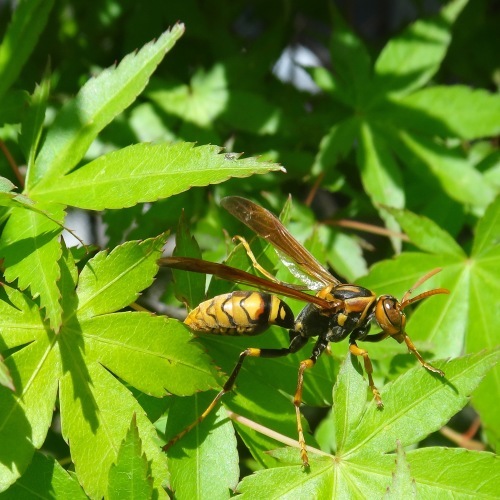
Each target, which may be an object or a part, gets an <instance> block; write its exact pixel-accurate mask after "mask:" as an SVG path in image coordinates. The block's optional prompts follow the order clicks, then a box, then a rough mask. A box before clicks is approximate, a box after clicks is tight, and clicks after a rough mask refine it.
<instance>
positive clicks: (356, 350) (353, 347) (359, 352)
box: [349, 339, 384, 408]
mask: <svg viewBox="0 0 500 500" xmlns="http://www.w3.org/2000/svg"><path fill="white" fill-rule="evenodd" d="M365 340H366V339H365ZM349 351H350V352H351V354H354V355H355V356H363V362H364V364H365V372H366V374H367V375H368V383H369V385H370V389H371V390H372V392H373V397H374V398H375V402H376V403H377V406H378V407H379V408H383V406H384V405H383V403H382V398H381V397H380V392H378V389H377V388H376V387H375V384H374V383H373V378H372V373H373V366H372V362H371V360H370V357H369V356H368V352H367V351H366V350H365V349H361V348H360V347H358V345H357V344H356V342H355V341H351V343H350V344H349Z"/></svg>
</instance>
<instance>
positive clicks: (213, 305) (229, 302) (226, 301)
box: [184, 291, 294, 335]
mask: <svg viewBox="0 0 500 500" xmlns="http://www.w3.org/2000/svg"><path fill="white" fill-rule="evenodd" d="M184 323H185V324H186V325H187V326H189V328H191V330H193V331H195V332H205V333H214V334H218V335H257V334H259V333H261V332H263V331H264V330H265V329H266V328H268V327H269V326H270V325H279V326H282V327H283V328H293V325H294V316H293V313H292V311H291V309H290V307H289V306H288V305H287V304H286V303H285V302H283V301H282V300H281V299H279V298H278V297H276V296H275V295H271V294H269V293H261V292H241V291H238V292H232V293H228V294H226V295H218V296H217V297H214V298H213V299H210V300H207V301H205V302H202V303H201V304H200V305H199V306H198V307H196V308H195V309H193V310H192V311H191V312H190V313H189V315H188V317H187V318H186V320H185V321H184Z"/></svg>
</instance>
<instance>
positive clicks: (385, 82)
mask: <svg viewBox="0 0 500 500" xmlns="http://www.w3.org/2000/svg"><path fill="white" fill-rule="evenodd" d="M466 3H467V0H455V1H453V2H450V3H449V4H448V5H447V6H445V7H444V8H443V9H442V10H441V12H440V13H439V14H438V15H437V16H435V17H434V18H431V19H427V20H418V21H416V22H415V23H413V24H412V25H411V26H410V27H409V28H407V29H406V30H405V31H404V32H403V33H402V34H401V35H399V36H398V37H396V38H392V39H391V40H390V41H389V43H388V44H387V45H386V46H385V48H384V49H383V51H382V52H381V54H380V56H379V57H378V59H377V62H376V63H375V79H374V80H375V81H374V85H376V86H377V88H378V89H379V90H378V92H379V93H382V92H383V93H384V94H386V93H390V94H395V93H397V94H402V95H405V94H408V93H409V92H411V91H412V90H415V89H416V88H418V87H421V86H423V85H424V84H426V83H427V82H428V81H429V80H430V79H431V78H432V76H434V74H435V73H436V72H437V70H438V69H439V66H440V64H441V62H442V60H443V58H444V56H445V54H446V51H447V49H448V46H449V44H450V41H451V28H452V25H453V22H454V21H455V19H456V18H457V17H458V15H459V14H460V12H461V11H462V9H463V8H464V7H465V5H466Z"/></svg>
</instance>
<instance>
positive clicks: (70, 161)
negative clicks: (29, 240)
mask: <svg viewBox="0 0 500 500" xmlns="http://www.w3.org/2000/svg"><path fill="white" fill-rule="evenodd" d="M183 32H184V27H183V25H181V24H178V25H175V26H174V27H173V28H172V29H171V30H170V31H166V32H165V33H163V34H162V35H161V36H160V37H159V38H158V40H156V41H155V42H151V43H149V44H147V45H145V46H144V47H143V48H142V49H140V50H139V51H138V52H135V53H132V54H129V55H127V56H126V57H125V58H124V59H123V60H122V61H121V63H120V64H119V65H118V66H116V67H112V68H109V69H107V70H105V71H103V72H102V73H101V74H100V75H99V76H97V77H95V78H93V79H91V80H89V81H88V82H87V83H86V84H85V85H84V86H83V87H82V88H81V90H80V92H79V93H78V95H77V96H76V98H75V99H73V100H71V101H69V102H68V103H67V104H66V105H65V106H64V107H63V108H62V110H61V111H60V112H59V114H58V115H57V117H56V119H55V121H54V123H53V124H52V126H51V128H50V130H49V133H48V134H47V137H46V139H45V142H44V144H43V146H42V149H41V150H40V153H39V155H38V157H37V159H36V164H35V167H34V168H32V169H31V170H30V171H29V172H28V174H27V179H26V186H27V187H28V188H29V189H30V193H31V194H34V193H35V192H36V191H37V190H41V191H43V189H44V188H48V186H51V185H52V184H57V183H58V182H54V181H55V180H56V179H59V178H60V177H61V176H63V175H64V174H66V173H67V172H69V171H70V170H71V169H72V168H74V167H75V166H76V165H77V164H78V162H79V161H80V160H81V159H82V157H83V155H84V154H85V152H86V151H87V149H88V147H89V146H90V144H91V143H92V141H93V140H94V139H95V138H96V137H97V135H98V133H99V132H100V131H101V130H102V129H103V128H104V127H105V126H106V125H107V124H108V123H110V122H111V121H112V120H113V118H115V117H116V116H117V115H118V114H120V113H121V112H122V111H123V110H124V109H126V108H127V107H128V106H129V105H130V104H131V103H132V102H133V101H134V100H135V99H136V97H137V96H138V95H139V94H140V93H141V92H142V90H143V89H144V87H145V86H146V84H147V82H148V79H149V77H150V76H151V74H152V73H153V72H154V70H155V69H156V67H157V66H158V64H159V63H160V62H161V60H162V59H163V57H164V56H165V54H166V53H167V52H168V51H169V50H170V49H171V48H172V47H173V45H174V44H175V42H176V41H177V39H178V38H179V37H180V36H181V35H182V33H183ZM35 186H37V188H36V190H35V189H33V188H34V187H35Z"/></svg>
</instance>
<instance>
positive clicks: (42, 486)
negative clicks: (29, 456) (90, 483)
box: [0, 453, 88, 500]
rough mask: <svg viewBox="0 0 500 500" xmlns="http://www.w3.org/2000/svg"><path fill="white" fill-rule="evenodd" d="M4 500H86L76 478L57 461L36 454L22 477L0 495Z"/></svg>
mask: <svg viewBox="0 0 500 500" xmlns="http://www.w3.org/2000/svg"><path fill="white" fill-rule="evenodd" d="M0 498H1V499H2V500H9V499H12V500H16V499H19V498H23V499H26V500H28V499H31V498H32V499H35V498H71V499H75V500H77V499H82V500H85V499H86V498H88V497H87V495H85V493H84V491H83V490H82V487H81V486H80V485H79V484H78V481H77V480H76V478H75V476H74V475H72V474H71V473H70V472H68V471H67V470H65V469H63V467H62V466H61V465H59V462H57V460H54V458H52V457H50V456H45V455H43V454H42V453H35V454H34V455H33V460H32V461H31V463H30V465H29V467H28V468H27V469H26V472H25V473H24V474H23V475H22V477H21V478H20V479H19V480H18V481H17V482H16V484H14V485H13V486H11V487H10V488H9V489H8V490H7V491H4V492H3V493H0Z"/></svg>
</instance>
